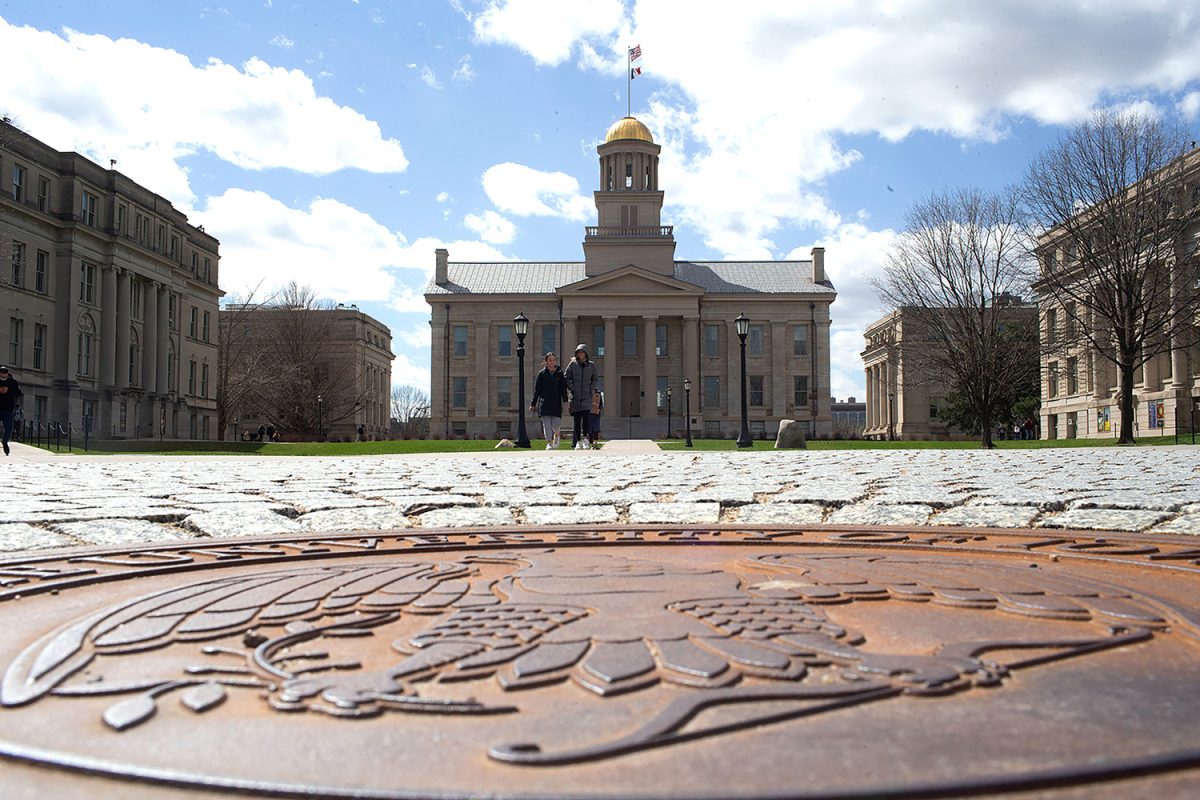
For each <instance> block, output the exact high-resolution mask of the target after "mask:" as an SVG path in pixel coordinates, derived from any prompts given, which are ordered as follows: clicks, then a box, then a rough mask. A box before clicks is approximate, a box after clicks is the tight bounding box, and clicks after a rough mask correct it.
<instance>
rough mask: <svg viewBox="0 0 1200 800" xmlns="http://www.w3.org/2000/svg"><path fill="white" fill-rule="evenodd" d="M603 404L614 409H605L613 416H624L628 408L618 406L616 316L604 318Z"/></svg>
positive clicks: (619, 393)
mask: <svg viewBox="0 0 1200 800" xmlns="http://www.w3.org/2000/svg"><path fill="white" fill-rule="evenodd" d="M602 366H603V367H604V404H605V406H606V407H607V408H609V409H615V410H614V411H606V412H605V413H606V414H609V415H611V416H614V417H620V416H624V415H625V414H628V413H629V410H628V409H624V410H622V409H620V408H618V407H617V406H618V404H619V403H620V402H621V387H620V386H618V385H617V318H616V317H605V318H604V363H603V364H602Z"/></svg>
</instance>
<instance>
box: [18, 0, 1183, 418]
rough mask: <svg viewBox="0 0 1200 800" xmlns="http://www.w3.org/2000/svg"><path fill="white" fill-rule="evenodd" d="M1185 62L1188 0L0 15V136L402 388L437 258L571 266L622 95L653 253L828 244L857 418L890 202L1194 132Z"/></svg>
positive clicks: (63, 4)
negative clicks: (1149, 129)
mask: <svg viewBox="0 0 1200 800" xmlns="http://www.w3.org/2000/svg"><path fill="white" fill-rule="evenodd" d="M1197 42H1200V2H1196V0H1182V1H1181V0H1176V1H1175V2H1166V1H1165V0H1121V1H1120V2H1116V0H1112V1H1111V2H1109V1H1108V0H1077V1H1076V2H1072V1H1071V0H1062V1H1061V2H1048V0H993V1H992V2H987V3H975V2H970V3H950V2H945V1H944V0H877V1H876V2H866V0H863V1H862V2H855V1H854V0H842V1H841V2H827V1H826V2H816V1H815V0H749V2H743V3H729V2H727V0H720V1H718V0H687V2H684V1H683V0H307V1H304V2H288V0H242V1H235V0H225V2H220V0H204V2H192V0H170V2H161V1H159V2H138V1H137V0H109V2H105V3H96V2H94V0H86V1H84V0H0V53H4V59H3V68H2V69H0V113H3V114H4V115H6V116H8V117H10V118H12V120H13V122H14V123H15V124H16V125H18V126H19V127H20V128H22V129H23V130H25V131H27V132H28V133H30V134H32V135H33V136H36V137H38V138H39V139H42V140H43V141H45V142H47V143H48V144H50V145H51V146H53V147H55V148H58V149H60V150H75V151H78V152H80V153H83V154H84V155H86V156H88V157H90V158H92V159H94V160H95V161H97V162H99V163H101V164H107V163H108V160H109V159H116V160H117V169H118V170H119V171H121V172H123V173H125V174H126V175H128V176H129V177H131V178H133V179H134V180H136V181H138V182H139V183H142V184H143V185H145V186H147V187H149V188H150V189H151V190H153V191H155V192H157V193H159V194H160V195H162V196H164V197H166V198H167V199H168V200H170V201H171V202H172V203H174V204H175V205H176V207H178V208H180V209H181V210H183V211H184V212H185V213H186V214H188V216H189V220H190V221H191V222H192V223H193V224H202V225H204V226H205V229H206V230H207V231H208V232H209V233H211V234H213V235H215V236H216V237H217V238H218V239H219V240H220V242H221V287H222V288H223V289H224V290H225V291H226V292H227V293H229V295H231V296H234V295H245V294H246V293H247V292H248V291H250V290H251V289H252V288H254V287H256V286H257V287H260V288H259V291H260V293H261V292H264V291H269V290H271V289H273V288H276V287H279V286H281V285H283V284H285V283H287V282H288V281H290V280H296V281H299V282H301V283H304V284H308V285H310V286H312V287H313V288H314V289H315V290H316V291H317V293H318V294H319V295H320V296H322V297H324V298H327V299H329V300H332V301H334V302H341V303H347V304H349V303H353V304H356V305H357V306H358V307H359V308H361V309H363V310H364V311H366V312H367V313H369V314H371V315H372V316H374V317H376V318H378V319H380V320H381V321H383V322H384V323H385V324H387V325H388V326H389V327H390V328H391V329H392V333H393V350H394V352H395V353H396V360H395V362H394V363H393V371H392V381H393V384H395V385H403V384H413V385H417V386H420V387H422V388H425V389H426V390H427V389H428V387H429V374H430V363H429V359H430V350H429V337H430V330H429V308H428V305H427V304H426V303H425V301H424V298H423V296H422V295H423V290H424V287H425V285H426V283H427V282H428V280H429V278H430V276H431V275H432V272H433V266H434V250H435V249H436V248H438V247H446V248H447V249H449V251H450V258H451V260H452V261H504V260H529V261H577V260H582V258H583V251H582V244H581V243H582V239H583V227H584V226H585V225H588V224H594V220H595V206H594V203H593V201H592V197H591V193H592V191H593V190H595V189H596V188H598V187H597V186H596V185H595V184H596V181H597V168H596V149H595V148H596V145H597V144H598V143H599V142H600V141H602V139H603V136H604V133H605V131H606V130H607V128H608V126H609V125H610V124H612V122H614V121H615V120H617V119H618V118H620V117H622V116H624V115H625V113H626V106H627V102H628V103H630V104H631V107H632V111H633V114H634V116H636V117H638V118H639V119H641V120H642V121H643V122H645V123H646V124H647V125H648V126H649V128H650V130H651V131H652V132H653V134H654V137H655V140H656V141H657V142H658V143H659V144H661V145H662V147H663V152H662V157H661V165H660V185H661V188H662V189H663V190H664V191H665V193H666V204H665V207H664V210H663V221H664V224H673V225H674V226H675V239H676V242H677V245H676V257H677V258H680V259H694V260H718V259H729V260H745V259H772V258H777V259H806V258H808V257H809V251H810V250H811V248H812V247H813V246H815V245H820V246H823V247H825V258H826V271H827V274H828V276H829V278H830V279H831V280H832V281H833V283H834V285H835V287H836V288H837V290H838V298H837V301H836V302H835V304H834V305H833V307H832V309H831V314H832V317H833V326H832V331H831V353H832V359H833V363H832V374H831V380H832V394H833V395H834V396H836V397H838V398H846V397H849V396H856V397H858V398H860V399H861V398H863V397H864V396H865V391H864V388H863V386H864V380H863V368H862V362H861V359H860V358H859V355H858V354H859V352H860V351H861V350H862V348H863V338H862V332H863V330H864V328H865V327H866V326H867V325H868V324H869V323H870V322H872V321H873V320H875V319H877V318H878V317H879V316H881V315H882V314H883V313H884V311H885V309H883V308H882V307H881V306H880V303H879V301H878V299H877V298H876V296H875V293H874V291H873V290H872V288H871V279H872V277H873V276H874V275H876V274H878V272H879V270H880V268H881V265H882V264H883V263H884V262H885V259H886V258H887V253H888V250H889V248H890V247H891V245H892V243H893V241H894V240H895V237H896V236H897V233H898V232H899V231H901V230H902V229H903V226H904V224H905V223H904V215H905V211H906V209H907V208H909V207H910V206H911V204H912V203H914V202H917V201H920V200H921V199H923V198H925V197H928V196H929V194H930V193H931V192H934V191H940V190H942V189H946V188H952V187H959V186H978V187H982V188H984V189H999V188H1002V187H1004V186H1005V185H1008V184H1010V183H1013V182H1016V181H1019V180H1020V178H1021V176H1022V174H1023V172H1024V170H1025V168H1026V166H1027V164H1028V163H1029V161H1030V160H1031V159H1032V158H1033V157H1034V156H1035V155H1036V154H1037V153H1039V152H1040V151H1041V150H1043V149H1044V148H1046V147H1047V146H1049V145H1051V144H1052V143H1053V142H1054V141H1055V140H1056V139H1057V137H1058V136H1060V135H1061V134H1062V133H1063V132H1064V131H1065V130H1066V129H1067V128H1068V127H1069V126H1070V125H1072V124H1074V123H1076V122H1078V121H1080V120H1082V119H1084V118H1085V117H1086V116H1087V115H1088V114H1089V113H1091V112H1093V111H1095V110H1098V109H1113V108H1117V109H1125V108H1129V109H1134V110H1138V111H1140V112H1142V113H1146V114H1153V115H1157V116H1160V117H1162V118H1164V119H1168V120H1170V121H1172V122H1177V123H1181V124H1182V125H1184V126H1185V127H1187V128H1188V129H1190V130H1191V131H1192V132H1195V131H1197V129H1198V128H1200V46H1198V45H1197ZM635 44H637V45H640V47H641V49H642V54H643V55H642V58H641V60H640V61H639V62H638V65H639V66H641V67H642V74H641V75H640V76H639V77H638V78H637V79H636V80H635V81H633V83H632V96H631V97H630V98H627V96H626V91H627V83H628V82H627V79H626V52H627V48H628V47H630V46H632V45H635ZM514 313H515V312H514Z"/></svg>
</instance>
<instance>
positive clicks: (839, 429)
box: [829, 397, 867, 439]
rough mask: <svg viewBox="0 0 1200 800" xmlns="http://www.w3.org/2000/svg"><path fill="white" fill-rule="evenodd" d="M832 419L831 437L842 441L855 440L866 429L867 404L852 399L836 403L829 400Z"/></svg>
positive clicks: (836, 401) (835, 399) (835, 400)
mask: <svg viewBox="0 0 1200 800" xmlns="http://www.w3.org/2000/svg"><path fill="white" fill-rule="evenodd" d="M829 402H830V409H831V411H832V417H833V435H834V436H835V437H841V438H843V439H856V438H858V437H860V436H862V435H863V433H864V431H865V430H866V428H867V404H866V403H864V402H861V401H859V400H858V399H856V398H854V397H847V398H846V399H845V400H843V401H841V402H840V403H839V402H838V400H837V398H834V397H831V398H829Z"/></svg>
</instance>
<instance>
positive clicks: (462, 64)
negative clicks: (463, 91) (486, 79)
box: [454, 55, 475, 83]
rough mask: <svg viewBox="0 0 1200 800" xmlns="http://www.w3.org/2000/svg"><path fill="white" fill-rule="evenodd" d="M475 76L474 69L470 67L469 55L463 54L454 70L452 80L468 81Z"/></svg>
mask: <svg viewBox="0 0 1200 800" xmlns="http://www.w3.org/2000/svg"><path fill="white" fill-rule="evenodd" d="M474 78H475V70H474V69H472V67H471V57H470V56H469V55H466V56H463V57H462V58H461V59H459V61H458V67H457V68H456V69H455V70H454V80H455V81H457V82H458V83H470V82H471V81H472V80H473V79H474Z"/></svg>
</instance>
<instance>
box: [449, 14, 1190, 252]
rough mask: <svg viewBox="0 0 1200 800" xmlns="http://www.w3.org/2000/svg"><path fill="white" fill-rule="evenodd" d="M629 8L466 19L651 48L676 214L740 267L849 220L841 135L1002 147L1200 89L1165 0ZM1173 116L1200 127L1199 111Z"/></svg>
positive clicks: (618, 49) (600, 64)
mask: <svg viewBox="0 0 1200 800" xmlns="http://www.w3.org/2000/svg"><path fill="white" fill-rule="evenodd" d="M628 5H629V6H630V8H629V11H628V14H627V16H628V20H629V21H628V22H625V21H624V20H623V18H622V13H623V10H622V9H620V8H614V7H612V6H611V5H610V4H609V3H604V2H597V3H596V4H595V6H593V7H586V6H585V5H584V4H580V3H558V2H534V0H520V1H518V0H509V1H508V2H505V1H504V0H488V2H486V3H484V6H483V11H481V12H480V13H479V14H477V15H469V16H470V18H471V19H472V20H473V21H474V26H475V33H476V37H477V38H478V39H479V40H481V41H485V42H492V43H503V44H508V45H510V46H512V47H514V48H517V49H519V50H521V51H522V52H525V53H527V54H528V55H529V56H530V58H531V59H533V61H535V62H536V63H538V64H560V63H562V62H564V61H566V60H567V59H568V58H570V56H571V54H572V53H577V54H578V59H577V61H578V64H579V65H580V67H581V68H583V69H589V70H598V71H601V72H604V73H606V74H611V75H614V76H616V75H620V74H621V71H622V70H623V69H624V65H625V48H626V46H628V45H629V44H631V43H633V42H638V43H640V44H641V45H642V49H643V51H644V53H645V56H644V62H643V63H644V64H645V67H646V72H645V77H646V78H647V79H648V82H647V83H646V84H643V85H644V86H646V87H648V88H649V89H651V90H653V92H654V93H653V94H652V95H650V96H647V95H646V93H645V92H646V89H641V90H640V91H639V86H638V84H635V85H634V90H635V91H634V99H635V106H636V107H638V108H635V113H636V114H637V115H638V116H639V117H640V118H642V119H643V120H644V121H646V122H647V124H649V125H650V128H651V130H652V131H653V132H654V134H655V137H656V139H657V140H658V141H659V142H660V143H661V144H664V151H663V163H662V167H661V177H662V185H663V186H664V187H669V192H668V195H667V201H668V203H669V204H670V208H669V213H670V215H671V216H672V217H673V218H674V219H676V220H678V221H680V222H682V223H684V224H688V225H692V226H695V227H696V228H698V229H699V230H700V231H701V232H702V233H703V235H704V236H705V239H706V241H707V242H708V244H709V245H710V246H711V247H713V248H715V249H717V250H719V251H720V252H722V253H723V254H725V255H727V256H732V257H749V256H753V255H764V254H766V253H768V252H771V251H773V250H774V249H775V248H776V246H777V245H776V243H775V240H776V239H782V237H780V236H779V231H780V229H781V228H788V227H792V226H795V227H803V226H811V227H813V228H815V229H817V230H825V231H831V230H833V229H834V228H835V227H836V226H837V225H838V224H839V223H840V222H841V219H840V218H839V216H838V215H837V214H835V213H833V212H832V211H831V210H830V209H829V208H828V206H827V204H826V203H825V202H824V201H823V200H822V194H823V185H822V182H823V181H824V180H825V179H826V178H828V177H829V176H830V175H832V174H834V173H836V172H838V171H840V170H843V169H846V168H847V167H848V166H850V165H851V164H853V163H855V162H856V161H857V160H859V158H860V155H859V154H858V153H856V152H854V151H852V150H849V149H847V148H846V147H845V146H844V145H843V144H842V143H841V142H840V141H839V138H840V137H841V136H842V135H844V134H865V135H875V136H881V137H883V138H885V139H888V140H893V141H894V140H899V139H902V138H904V137H905V136H908V135H909V134H910V133H912V132H913V131H918V130H922V131H932V132H935V133H941V134H948V135H951V136H955V137H959V138H963V139H968V140H972V141H977V140H984V141H995V140H997V139H1000V138H1003V137H1004V136H1005V135H1007V132H1008V128H1009V126H1010V125H1011V124H1012V123H1013V121H1014V120H1020V119H1027V118H1032V119H1033V120H1035V121H1036V122H1039V123H1042V124H1062V123H1069V122H1072V121H1075V120H1078V119H1080V118H1081V117H1082V116H1084V115H1086V114H1087V113H1088V112H1089V111H1090V110H1092V109H1093V108H1096V107H1099V106H1109V105H1118V106H1119V105H1121V104H1123V103H1124V104H1131V105H1136V104H1137V103H1139V102H1142V96H1143V95H1145V94H1147V93H1152V92H1165V93H1167V94H1168V96H1171V95H1172V93H1174V94H1178V93H1180V92H1182V91H1185V90H1186V89H1188V88H1193V89H1194V86H1195V82H1196V81H1197V80H1200V58H1198V57H1197V55H1196V53H1197V50H1196V48H1195V41H1196V40H1197V38H1198V37H1200V16H1197V15H1195V14H1192V13H1191V12H1190V11H1189V10H1187V9H1185V8H1183V7H1181V6H1179V5H1178V4H1175V5H1172V4H1167V3H1162V2H1161V0H1130V1H1129V2H1127V3H1121V4H1096V3H1089V2H1083V1H1082V0H1079V1H1077V2H1063V3H1054V4H1046V3H1042V2H1035V0H1015V2H1009V3H984V4H970V5H969V6H968V5H960V6H956V7H955V8H953V9H950V10H947V7H946V6H945V4H943V3H937V2H934V0H888V2H878V3H874V4H870V6H871V7H865V6H867V5H868V4H863V3H824V4H821V3H797V2H794V0H761V1H760V2H755V3H744V4H742V5H741V6H739V7H738V9H737V13H731V12H730V10H729V5H728V3H727V2H725V1H724V0H693V2H691V3H689V4H688V5H687V13H680V10H679V4H678V2H676V1H675V0H637V2H636V3H630V4H628ZM1065 32H1069V34H1067V33H1065ZM714 53H716V54H720V55H719V57H714V56H713V54H714ZM1131 96H1132V97H1133V98H1134V99H1133V100H1130V99H1129V98H1130V97H1131ZM1177 102H1179V108H1180V110H1181V111H1182V112H1183V113H1185V114H1189V115H1191V116H1192V118H1194V117H1195V115H1200V97H1196V96H1194V95H1191V94H1189V95H1188V96H1186V97H1184V98H1183V99H1181V100H1178V101H1177Z"/></svg>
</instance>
